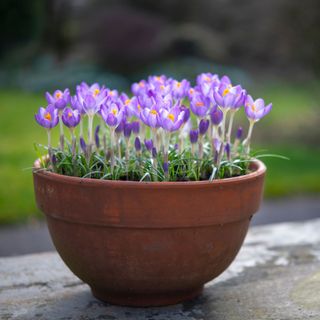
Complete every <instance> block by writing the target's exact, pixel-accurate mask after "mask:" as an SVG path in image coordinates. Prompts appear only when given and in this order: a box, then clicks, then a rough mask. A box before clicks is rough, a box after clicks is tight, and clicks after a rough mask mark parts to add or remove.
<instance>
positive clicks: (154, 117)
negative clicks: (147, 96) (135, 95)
mask: <svg viewBox="0 0 320 320" xmlns="http://www.w3.org/2000/svg"><path fill="white" fill-rule="evenodd" d="M159 118H160V114H159V109H158V106H157V105H154V106H153V107H152V109H149V108H144V109H143V110H142V111H141V113H140V119H141V120H142V122H143V123H145V124H146V125H147V126H149V127H151V128H158V127H159V126H160V124H159Z"/></svg>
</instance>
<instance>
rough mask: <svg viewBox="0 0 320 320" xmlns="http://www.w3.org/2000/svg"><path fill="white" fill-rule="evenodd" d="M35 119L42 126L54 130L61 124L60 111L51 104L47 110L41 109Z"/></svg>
mask: <svg viewBox="0 0 320 320" xmlns="http://www.w3.org/2000/svg"><path fill="white" fill-rule="evenodd" d="M35 119H36V121H37V122H38V124H40V126H42V127H44V128H47V129H52V128H54V127H55V126H56V125H57V124H58V122H59V116H58V110H57V109H56V108H55V107H54V105H52V104H49V105H48V106H47V107H46V108H43V107H40V109H39V111H38V113H37V114H35Z"/></svg>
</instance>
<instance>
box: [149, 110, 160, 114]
mask: <svg viewBox="0 0 320 320" xmlns="http://www.w3.org/2000/svg"><path fill="white" fill-rule="evenodd" d="M150 113H151V114H154V115H156V114H158V112H157V110H154V109H153V110H151V111H150Z"/></svg>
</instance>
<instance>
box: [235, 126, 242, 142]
mask: <svg viewBox="0 0 320 320" xmlns="http://www.w3.org/2000/svg"><path fill="white" fill-rule="evenodd" d="M242 133H243V129H242V127H239V128H238V130H237V133H236V138H237V139H238V140H240V139H241V137H242Z"/></svg>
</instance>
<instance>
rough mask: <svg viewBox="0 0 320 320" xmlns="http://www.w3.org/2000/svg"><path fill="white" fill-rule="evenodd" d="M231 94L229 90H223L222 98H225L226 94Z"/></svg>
mask: <svg viewBox="0 0 320 320" xmlns="http://www.w3.org/2000/svg"><path fill="white" fill-rule="evenodd" d="M229 92H230V90H229V88H227V89H224V90H223V93H222V96H223V97H224V96H225V95H226V94H228V93H229Z"/></svg>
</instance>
